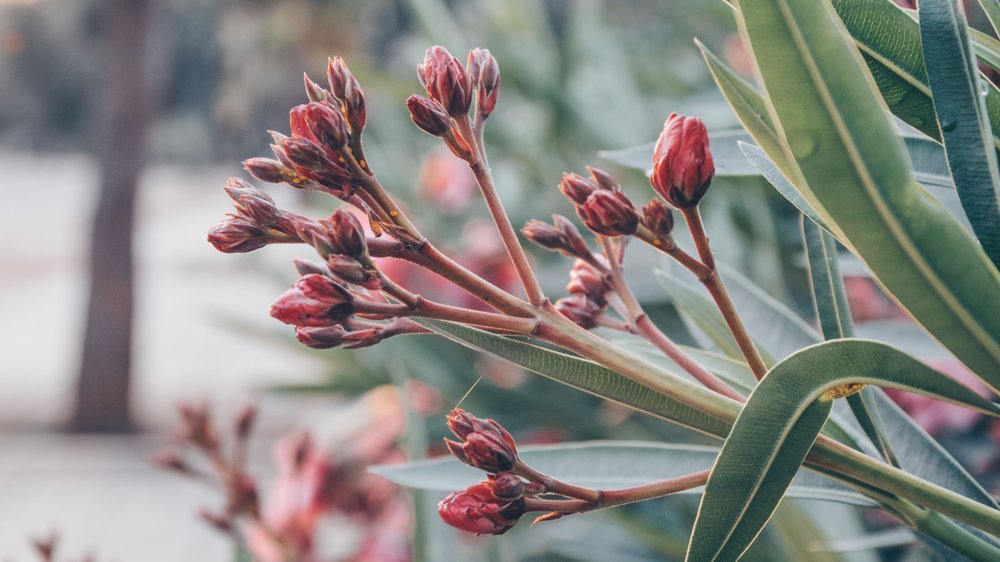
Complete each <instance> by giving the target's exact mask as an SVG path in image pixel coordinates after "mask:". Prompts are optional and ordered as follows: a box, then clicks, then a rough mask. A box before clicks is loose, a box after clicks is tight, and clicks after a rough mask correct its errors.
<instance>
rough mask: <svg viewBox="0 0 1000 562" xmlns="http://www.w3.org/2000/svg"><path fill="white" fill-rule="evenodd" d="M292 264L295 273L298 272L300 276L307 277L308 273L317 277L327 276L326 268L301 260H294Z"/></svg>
mask: <svg viewBox="0 0 1000 562" xmlns="http://www.w3.org/2000/svg"><path fill="white" fill-rule="evenodd" d="M293 263H294V264H295V271H298V272H299V275H300V276H304V275H309V274H310V273H316V274H319V275H326V274H327V270H326V268H325V267H323V266H322V265H320V264H318V263H316V262H311V261H309V260H304V259H302V258H295V260H293Z"/></svg>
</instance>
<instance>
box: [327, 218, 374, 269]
mask: <svg viewBox="0 0 1000 562" xmlns="http://www.w3.org/2000/svg"><path fill="white" fill-rule="evenodd" d="M330 239H331V240H332V241H333V248H334V250H335V251H336V252H337V253H339V254H343V255H345V256H349V257H352V258H359V257H362V256H364V255H365V254H367V253H368V245H367V241H366V238H365V231H364V228H362V226H361V223H360V222H359V221H358V219H357V218H356V217H355V216H354V215H353V214H352V213H351V212H350V211H348V210H346V209H337V210H336V211H334V213H333V215H332V216H330Z"/></svg>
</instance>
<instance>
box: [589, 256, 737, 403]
mask: <svg viewBox="0 0 1000 562" xmlns="http://www.w3.org/2000/svg"><path fill="white" fill-rule="evenodd" d="M601 244H602V245H603V246H604V254H605V257H607V258H608V263H609V264H610V269H609V270H608V271H607V273H608V281H609V282H610V284H611V288H612V289H614V291H615V293H616V294H617V295H618V297H619V298H620V299H621V300H622V303H623V304H624V305H625V310H626V312H627V313H628V317H629V318H628V319H629V321H631V322H632V327H631V330H630V331H631V332H632V333H635V334H637V335H639V336H642V338H644V339H645V340H646V341H648V342H649V343H651V344H653V345H655V346H656V347H657V349H659V350H660V351H662V352H663V354H664V355H666V356H667V357H669V358H670V359H671V360H672V361H673V362H674V363H677V365H678V366H679V367H680V368H682V369H684V370H685V371H687V372H688V374H690V375H691V376H692V377H694V378H695V379H696V380H697V381H698V382H700V383H701V384H703V385H705V387H706V388H709V389H711V390H714V391H715V392H718V393H719V394H722V395H723V396H728V397H729V398H732V399H733V400H736V401H738V402H743V401H744V400H745V398H744V397H743V395H742V394H740V393H739V392H737V391H736V390H735V389H733V387H731V386H729V385H728V384H726V383H725V382H724V381H722V380H721V379H719V378H718V377H717V376H715V374H714V373H712V372H711V371H709V370H708V369H706V368H704V367H702V366H701V365H700V364H698V362H697V361H695V360H694V359H693V358H692V357H691V356H690V355H688V354H687V353H684V350H683V349H681V348H680V347H678V345H677V344H675V343H674V342H673V340H671V339H670V338H669V337H667V335H666V334H664V333H663V332H662V331H661V330H660V329H659V328H658V327H657V326H656V324H654V323H653V321H652V320H650V319H649V315H648V314H646V311H645V310H644V309H643V308H642V305H641V304H640V303H639V300H638V299H637V298H636V297H635V293H633V292H632V289H631V288H630V287H629V286H628V283H626V282H625V276H624V274H623V271H622V262H621V255H620V253H621V252H620V251H619V248H620V246H618V245H616V244H615V243H614V242H613V241H612V240H611V239H610V238H607V237H604V238H602V239H601ZM592 264H593V265H595V266H599V267H600V266H601V264H599V263H597V261H596V260H594V261H593V262H592Z"/></svg>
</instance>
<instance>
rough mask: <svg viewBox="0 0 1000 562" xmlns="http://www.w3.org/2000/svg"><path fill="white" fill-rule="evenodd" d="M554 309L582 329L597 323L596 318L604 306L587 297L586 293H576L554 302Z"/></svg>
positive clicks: (589, 327) (587, 328)
mask: <svg viewBox="0 0 1000 562" xmlns="http://www.w3.org/2000/svg"><path fill="white" fill-rule="evenodd" d="M555 307H556V310H557V311H559V314H562V315H563V316H565V317H566V318H569V319H570V320H572V321H573V323H574V324H576V325H577V326H580V327H581V328H583V329H584V330H589V329H591V328H593V327H594V326H596V325H597V318H598V317H599V316H600V315H601V314H602V313H603V312H604V307H602V306H601V305H599V304H597V303H596V302H594V301H592V300H590V299H588V298H587V295H584V294H581V293H576V294H572V295H570V296H568V297H565V298H562V299H559V300H557V301H556V302H555Z"/></svg>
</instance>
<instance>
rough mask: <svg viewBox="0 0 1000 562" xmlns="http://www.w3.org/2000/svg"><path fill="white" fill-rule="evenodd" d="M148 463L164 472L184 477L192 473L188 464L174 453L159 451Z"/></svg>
mask: <svg viewBox="0 0 1000 562" xmlns="http://www.w3.org/2000/svg"><path fill="white" fill-rule="evenodd" d="M150 462H151V463H153V465H154V466H158V467H160V468H162V469H164V470H169V471H171V472H176V473H178V474H183V475H185V476H187V475H190V474H193V473H194V471H193V470H192V469H191V467H190V466H189V465H188V463H187V462H185V461H184V459H183V458H181V456H180V455H179V454H177V453H176V452H174V451H160V452H158V453H156V454H155V455H153V458H152V459H150Z"/></svg>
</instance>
